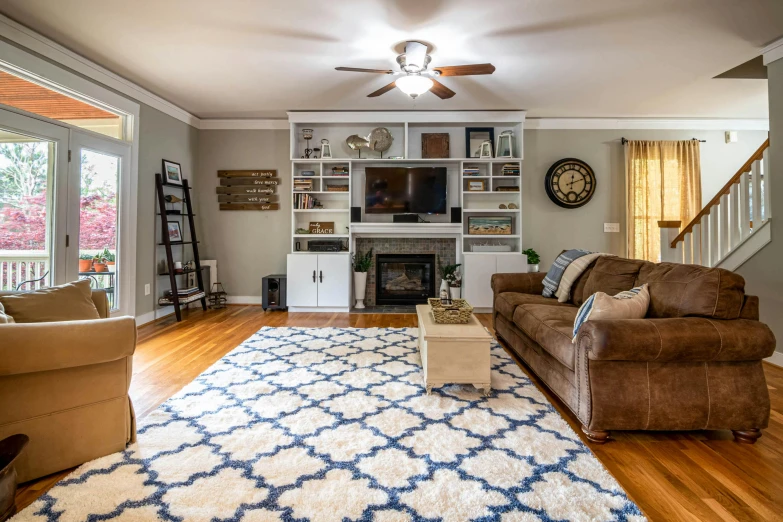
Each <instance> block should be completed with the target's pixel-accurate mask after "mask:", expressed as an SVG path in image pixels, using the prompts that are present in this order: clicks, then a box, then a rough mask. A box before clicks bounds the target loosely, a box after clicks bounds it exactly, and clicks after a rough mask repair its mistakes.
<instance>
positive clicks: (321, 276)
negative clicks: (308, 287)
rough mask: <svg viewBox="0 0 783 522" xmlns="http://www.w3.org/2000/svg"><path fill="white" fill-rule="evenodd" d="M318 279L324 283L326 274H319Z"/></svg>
mask: <svg viewBox="0 0 783 522" xmlns="http://www.w3.org/2000/svg"><path fill="white" fill-rule="evenodd" d="M318 279H320V280H321V282H322V283H323V282H324V272H323V270H321V271H320V272H318Z"/></svg>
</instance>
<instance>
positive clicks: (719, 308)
mask: <svg viewBox="0 0 783 522" xmlns="http://www.w3.org/2000/svg"><path fill="white" fill-rule="evenodd" d="M645 283H646V284H647V285H648V286H649V290H650V308H649V310H648V311H647V317H655V318H667V317H687V316H695V317H712V318H715V319H737V318H738V317H739V316H740V313H741V312H742V305H743V303H744V301H745V279H743V277H742V276H741V275H738V274H735V273H734V272H729V271H728V270H723V269H722V268H707V267H704V266H697V265H680V264H676V263H648V262H645V263H644V265H643V266H642V267H641V270H640V271H639V276H638V278H637V285H642V284H645Z"/></svg>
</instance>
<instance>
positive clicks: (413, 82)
mask: <svg viewBox="0 0 783 522" xmlns="http://www.w3.org/2000/svg"><path fill="white" fill-rule="evenodd" d="M394 83H395V85H397V87H398V88H399V89H400V90H401V91H402V92H404V93H405V94H407V95H408V96H410V97H411V98H416V97H417V96H419V95H420V94H424V93H425V92H427V91H429V90H430V89H432V80H430V79H429V78H425V77H424V76H419V75H418V74H414V75H408V76H402V77H400V78H397V79H396V80H395V82H394Z"/></svg>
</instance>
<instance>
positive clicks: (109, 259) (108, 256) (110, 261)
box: [101, 248, 116, 272]
mask: <svg viewBox="0 0 783 522" xmlns="http://www.w3.org/2000/svg"><path fill="white" fill-rule="evenodd" d="M101 257H103V261H104V262H105V263H106V266H107V267H109V272H111V271H113V270H114V265H115V264H116V258H115V257H114V254H112V253H111V252H109V249H108V248H104V249H103V253H102V254H101Z"/></svg>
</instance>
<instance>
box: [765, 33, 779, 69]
mask: <svg viewBox="0 0 783 522" xmlns="http://www.w3.org/2000/svg"><path fill="white" fill-rule="evenodd" d="M761 54H762V56H764V65H769V64H771V63H772V62H774V61H776V60H780V59H781V58H783V38H780V39H778V40H776V41H774V42H772V43H771V44H769V45H768V46H766V47H765V48H764V49H762V50H761Z"/></svg>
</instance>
